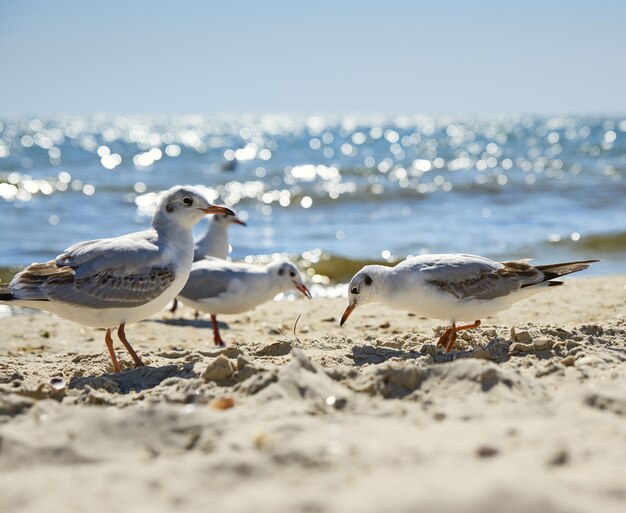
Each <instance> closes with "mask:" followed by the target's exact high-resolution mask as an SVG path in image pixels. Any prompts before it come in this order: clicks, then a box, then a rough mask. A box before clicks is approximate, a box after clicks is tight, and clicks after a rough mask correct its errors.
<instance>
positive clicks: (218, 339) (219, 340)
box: [211, 314, 226, 347]
mask: <svg viewBox="0 0 626 513" xmlns="http://www.w3.org/2000/svg"><path fill="white" fill-rule="evenodd" d="M211 323H212V324H213V342H215V345H216V346H222V347H223V346H225V345H226V344H225V343H224V341H223V340H222V336H221V335H220V329H219V328H218V326H217V315H213V314H211Z"/></svg>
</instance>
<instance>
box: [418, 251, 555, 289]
mask: <svg viewBox="0 0 626 513" xmlns="http://www.w3.org/2000/svg"><path fill="white" fill-rule="evenodd" d="M420 273H421V274H422V276H423V277H424V280H425V281H426V283H428V284H430V285H432V286H434V287H436V288H437V289H438V290H440V291H441V292H446V293H449V294H452V295H453V296H455V297H457V298H458V299H495V298H498V297H502V296H506V295H508V294H511V293H513V292H516V291H518V290H519V289H520V288H521V287H522V286H524V285H532V284H534V283H540V282H541V281H543V279H544V274H543V272H541V271H540V270H539V269H537V268H536V267H533V266H532V265H530V264H529V263H528V262H527V261H525V260H518V261H512V262H502V263H500V262H494V261H493V260H489V259H487V258H482V257H474V256H473V255H458V256H456V258H455V257H454V256H451V257H450V258H449V259H447V260H445V261H444V260H441V261H434V262H433V263H432V265H428V266H424V267H422V268H421V269H420Z"/></svg>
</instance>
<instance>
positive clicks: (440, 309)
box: [340, 253, 598, 352]
mask: <svg viewBox="0 0 626 513" xmlns="http://www.w3.org/2000/svg"><path fill="white" fill-rule="evenodd" d="M528 262H529V260H517V261H512V262H495V261H493V260H489V259H488V258H484V257H481V256H476V255H462V254H456V253H452V254H444V255H422V256H417V257H411V258H408V259H406V260H404V261H403V262H400V263H399V264H397V265H396V266H395V267H386V266H382V265H367V266H365V267H363V269H361V270H360V271H359V272H358V273H356V274H355V275H354V276H353V277H352V280H350V285H349V289H348V307H347V308H346V310H345V312H344V313H343V316H342V317H341V322H340V326H343V325H344V323H345V322H346V321H347V320H348V317H349V316H350V314H351V313H352V312H353V311H354V309H355V308H356V307H357V306H358V305H363V304H366V303H377V302H378V303H384V304H386V305H388V306H390V307H391V308H395V309H398V310H406V311H409V312H413V313H415V314H418V315H423V316H425V317H431V318H434V319H446V320H449V321H450V322H451V324H452V325H451V326H450V327H449V328H448V329H447V330H446V331H445V332H444V334H443V335H442V336H441V337H440V338H439V341H438V343H437V345H438V346H440V347H443V348H444V349H445V351H446V352H450V351H452V349H453V348H454V343H455V341H456V338H457V332H459V331H462V330H468V329H472V328H477V327H478V326H480V320H475V321H474V322H473V323H472V324H466V325H462V326H458V325H457V324H456V322H457V321H459V320H465V321H469V320H471V319H480V318H481V317H487V316H491V315H494V314H495V313H497V312H499V311H501V310H506V309H507V308H509V307H511V306H512V305H513V303H516V302H517V301H519V300H521V299H525V298H527V297H529V296H532V295H533V294H536V293H537V292H540V291H542V290H544V289H546V288H548V287H555V286H558V285H563V284H564V283H563V282H562V281H554V280H555V278H559V277H561V276H565V275H566V274H570V273H575V272H578V271H582V270H584V269H587V268H588V267H589V265H590V264H592V263H594V262H598V260H584V261H579V262H566V263H560V264H549V265H538V266H532V265H530V264H529V263H528Z"/></svg>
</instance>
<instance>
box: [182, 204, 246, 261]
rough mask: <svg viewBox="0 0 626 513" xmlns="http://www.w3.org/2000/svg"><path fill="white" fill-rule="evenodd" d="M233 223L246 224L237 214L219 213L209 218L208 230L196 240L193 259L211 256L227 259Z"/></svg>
mask: <svg viewBox="0 0 626 513" xmlns="http://www.w3.org/2000/svg"><path fill="white" fill-rule="evenodd" d="M231 224H239V225H241V226H246V223H244V222H243V221H242V220H241V219H239V218H238V217H237V216H231V215H227V214H217V215H214V216H213V217H212V218H211V219H209V223H208V226H207V230H206V232H204V235H203V236H202V237H200V238H199V239H198V240H197V241H196V249H195V252H194V255H193V261H194V262H197V261H198V260H202V259H203V258H205V257H207V256H210V257H215V258H221V259H223V260H226V257H228V252H229V250H230V247H229V245H228V227H229V226H230V225H231Z"/></svg>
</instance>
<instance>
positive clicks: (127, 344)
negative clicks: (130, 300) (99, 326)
mask: <svg viewBox="0 0 626 513" xmlns="http://www.w3.org/2000/svg"><path fill="white" fill-rule="evenodd" d="M117 336H118V337H119V339H120V340H121V341H122V344H124V347H125V348H126V350H127V351H128V353H129V354H130V356H131V358H132V359H133V362H135V367H143V366H144V363H143V362H142V361H141V358H139V356H138V355H137V353H136V352H135V350H134V349H133V347H132V346H131V345H130V342H128V340H127V339H126V333H124V323H122V324H120V326H119V328H117Z"/></svg>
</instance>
